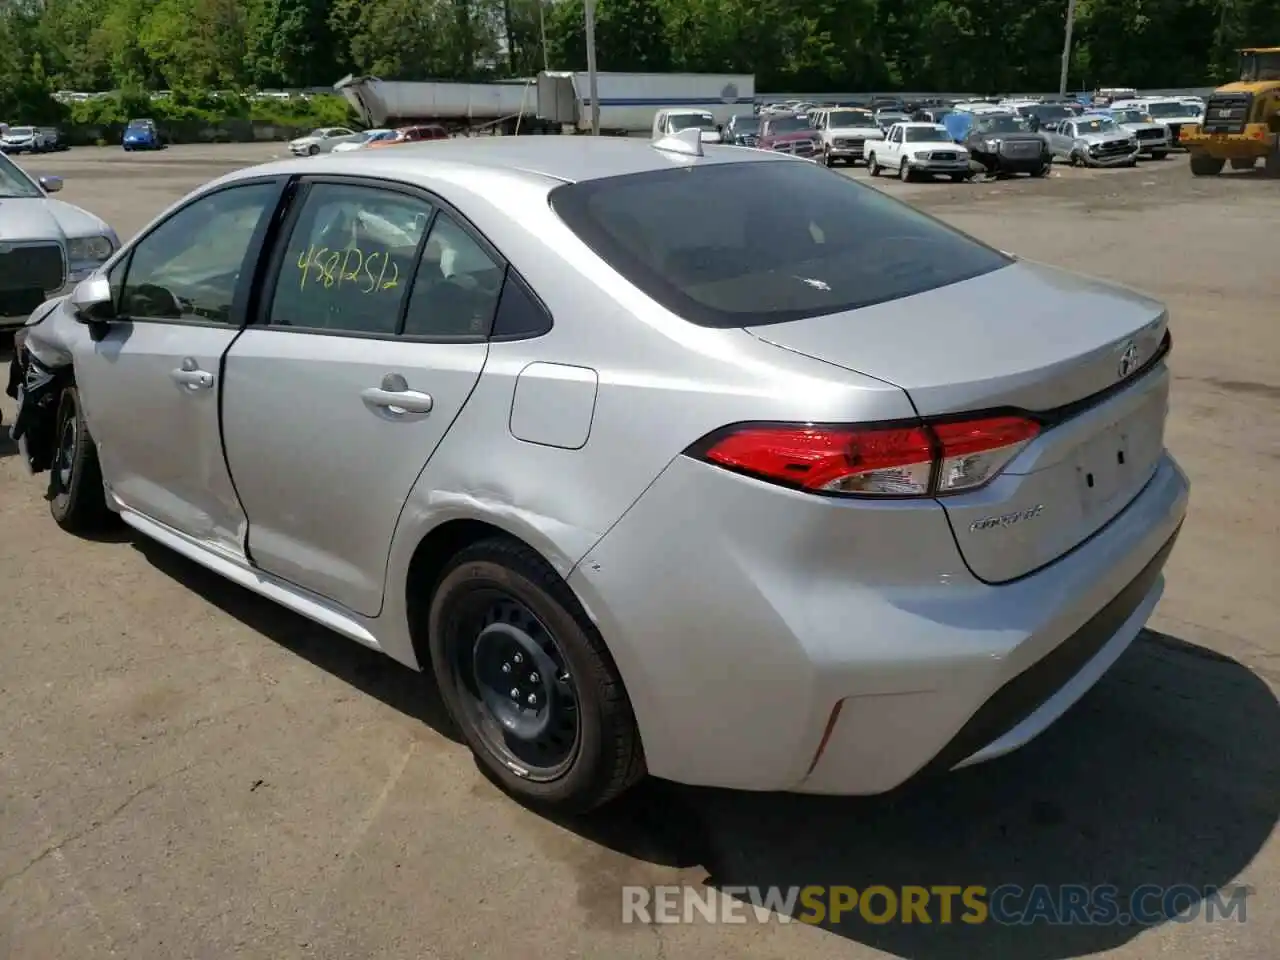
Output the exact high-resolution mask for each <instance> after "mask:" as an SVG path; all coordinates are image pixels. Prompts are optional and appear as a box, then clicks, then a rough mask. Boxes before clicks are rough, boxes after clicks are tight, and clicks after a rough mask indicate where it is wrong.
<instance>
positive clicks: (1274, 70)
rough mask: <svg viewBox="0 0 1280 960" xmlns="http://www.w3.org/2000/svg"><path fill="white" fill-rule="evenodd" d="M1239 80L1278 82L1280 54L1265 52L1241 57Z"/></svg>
mask: <svg viewBox="0 0 1280 960" xmlns="http://www.w3.org/2000/svg"><path fill="white" fill-rule="evenodd" d="M1240 79H1241V80H1244V81H1246V82H1250V81H1255V80H1280V52H1277V51H1275V50H1267V51H1254V52H1251V53H1246V54H1243V55H1241V57H1240Z"/></svg>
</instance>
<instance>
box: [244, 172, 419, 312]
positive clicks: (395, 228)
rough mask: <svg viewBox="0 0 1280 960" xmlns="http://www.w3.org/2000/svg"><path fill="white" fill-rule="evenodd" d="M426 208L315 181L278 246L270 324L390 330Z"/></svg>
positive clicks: (397, 196)
mask: <svg viewBox="0 0 1280 960" xmlns="http://www.w3.org/2000/svg"><path fill="white" fill-rule="evenodd" d="M431 213H432V207H431V204H429V203H427V202H426V201H425V200H420V199H418V198H417V197H411V196H407V195H405V194H402V193H395V192H392V191H390V190H380V189H378V188H376V187H366V186H362V185H355V184H338V183H315V184H312V185H311V186H310V187H309V188H308V190H307V193H306V196H305V198H304V199H303V201H302V207H301V210H300V211H299V213H298V219H297V222H296V224H295V225H294V228H293V230H292V232H291V233H290V235H289V242H288V244H287V246H286V247H285V251H284V259H283V261H282V262H281V266H280V272H279V276H278V278H277V280H276V288H275V292H274V294H273V295H272V300H271V313H270V316H269V323H270V325H271V326H273V327H302V328H306V329H310V330H320V331H332V332H341V333H360V334H382V335H392V334H394V333H395V332H396V327H397V326H398V324H399V322H400V314H401V309H402V304H403V303H404V298H405V295H406V292H407V290H408V286H409V281H410V277H411V276H412V274H413V271H414V265H415V264H416V263H417V256H418V247H419V244H420V241H421V240H422V235H423V233H424V232H425V231H426V229H427V224H428V223H429V222H430V220H431Z"/></svg>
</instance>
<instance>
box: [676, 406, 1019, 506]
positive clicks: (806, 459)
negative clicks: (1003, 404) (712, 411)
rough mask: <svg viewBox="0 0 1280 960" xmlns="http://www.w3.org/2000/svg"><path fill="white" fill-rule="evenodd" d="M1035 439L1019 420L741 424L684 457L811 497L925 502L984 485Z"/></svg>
mask: <svg viewBox="0 0 1280 960" xmlns="http://www.w3.org/2000/svg"><path fill="white" fill-rule="evenodd" d="M1038 432H1039V426H1038V425H1037V424H1036V423H1035V422H1034V421H1031V420H1026V419H1024V418H1021V417H990V418H984V419H980V420H968V421H959V422H956V421H953V422H945V423H937V424H927V423H921V424H916V425H906V426H891V427H883V426H865V427H857V426H850V427H833V426H815V425H811V424H744V425H742V426H739V427H729V428H726V429H724V430H721V431H717V432H716V433H714V434H712V435H711V436H710V437H708V438H707V439H706V440H704V441H703V442H701V443H698V444H695V445H694V447H692V448H690V450H689V453H690V454H691V455H693V456H696V457H697V458H698V459H701V460H705V461H707V462H708V463H713V464H716V465H717V466H721V467H725V468H727V469H729V470H734V471H736V472H738V473H744V474H748V475H750V476H754V477H758V478H759V479H761V480H769V481H771V482H773V483H779V484H783V485H785V486H788V487H795V488H798V489H801V490H811V491H813V492H815V493H828V494H845V495H861V496H889V497H925V496H932V495H934V494H945V493H958V492H960V491H964V490H973V489H976V488H977V487H980V486H982V485H983V484H985V483H988V482H989V481H991V480H992V479H993V478H994V477H995V476H997V475H998V474H999V473H1000V471H1001V470H1003V469H1004V468H1005V466H1007V465H1008V463H1009V461H1010V460H1012V459H1013V458H1014V457H1015V456H1017V454H1018V452H1019V451H1020V450H1021V449H1022V448H1023V447H1024V446H1025V445H1026V443H1027V442H1028V441H1029V440H1031V439H1032V438H1033V437H1034V436H1035V435H1036V434H1037V433H1038Z"/></svg>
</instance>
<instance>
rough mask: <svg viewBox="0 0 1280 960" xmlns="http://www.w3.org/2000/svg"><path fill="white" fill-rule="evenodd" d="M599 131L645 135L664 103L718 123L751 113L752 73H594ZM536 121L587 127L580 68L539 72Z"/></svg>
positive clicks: (586, 90) (586, 91)
mask: <svg viewBox="0 0 1280 960" xmlns="http://www.w3.org/2000/svg"><path fill="white" fill-rule="evenodd" d="M596 89H597V92H598V95H599V98H600V130H601V132H603V133H613V134H640V133H644V134H647V133H649V131H650V130H651V129H652V126H653V115H654V114H655V113H656V112H657V111H658V110H661V109H662V108H663V107H684V108H688V109H699V110H707V111H709V112H710V113H711V114H712V115H713V116H714V117H715V118H716V122H717V123H727V122H728V121H729V118H730V117H731V116H733V115H734V114H736V113H750V112H751V111H752V110H753V109H754V106H755V101H756V78H755V75H754V74H722V73H597V74H596ZM537 117H538V119H540V120H542V121H544V122H546V123H549V124H552V125H557V126H559V127H561V128H562V129H565V130H566V131H569V132H580V133H586V132H589V131H590V130H591V85H590V81H589V77H588V74H587V73H586V72H585V71H549V72H544V73H540V74H539V75H538V95H537Z"/></svg>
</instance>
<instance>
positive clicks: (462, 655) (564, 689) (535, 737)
mask: <svg viewBox="0 0 1280 960" xmlns="http://www.w3.org/2000/svg"><path fill="white" fill-rule="evenodd" d="M453 627H454V628H455V629H456V631H457V632H456V633H455V634H454V637H455V643H454V647H453V656H454V662H453V668H454V670H455V671H456V674H455V675H456V676H457V678H458V680H459V685H460V687H461V691H460V692H463V693H464V696H463V698H462V699H463V701H464V709H465V710H466V713H467V717H466V720H467V722H469V723H470V724H472V726H473V729H474V730H475V732H476V733H477V734H478V735H479V737H480V738H481V739H482V740H483V741H484V744H485V746H486V747H487V748H488V749H489V750H490V751H492V753H493V754H494V755H495V756H496V757H498V758H500V759H501V760H502V761H503V762H504V763H505V764H506V765H507V766H509V767H512V768H513V769H519V770H520V771H522V773H523V775H524V776H525V777H526V778H527V779H529V780H534V781H543V782H545V781H549V780H555V779H557V778H559V777H561V776H563V775H564V773H565V771H566V770H567V769H568V768H569V767H570V766H572V764H573V762H574V760H575V759H576V757H577V753H578V748H579V743H580V740H581V718H580V714H579V709H578V691H577V687H576V686H575V684H574V681H573V677H572V675H571V674H570V671H569V669H568V666H567V660H566V657H565V655H564V652H563V651H562V650H561V649H560V647H559V645H558V644H557V643H556V640H555V637H553V636H552V634H551V631H550V630H548V629H547V627H546V625H545V624H544V623H543V622H542V621H541V620H539V619H538V617H537V616H536V615H535V614H534V613H533V612H532V611H531V610H530V609H529V608H528V607H527V606H525V605H524V604H523V603H522V602H520V601H519V600H517V599H515V598H514V597H512V596H510V595H508V594H506V593H504V592H503V591H501V590H498V589H493V588H486V589H482V590H477V591H475V592H474V593H473V594H471V595H470V596H469V597H467V598H466V602H465V603H462V604H460V605H459V609H458V611H457V614H456V619H455V620H454V623H453Z"/></svg>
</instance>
